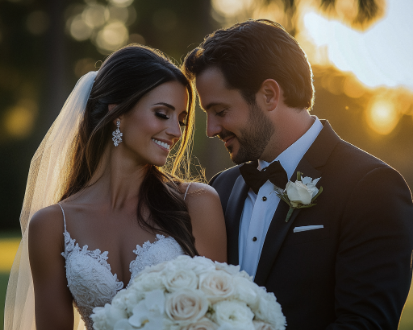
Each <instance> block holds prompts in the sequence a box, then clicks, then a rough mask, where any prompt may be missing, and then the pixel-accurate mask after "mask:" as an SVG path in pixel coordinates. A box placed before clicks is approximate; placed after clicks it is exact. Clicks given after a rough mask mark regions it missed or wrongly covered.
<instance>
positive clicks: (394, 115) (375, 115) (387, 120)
mask: <svg viewBox="0 0 413 330" xmlns="http://www.w3.org/2000/svg"><path fill="white" fill-rule="evenodd" d="M366 119H367V124H368V125H369V126H370V128H371V129H373V131H375V132H376V133H379V134H381V135H387V134H389V133H391V132H392V131H393V129H394V128H395V127H396V125H397V123H398V121H399V113H398V111H397V110H396V108H395V105H394V103H393V102H391V101H390V100H387V99H384V98H378V99H376V100H375V101H373V103H372V104H371V106H370V107H369V108H368V109H367V112H366Z"/></svg>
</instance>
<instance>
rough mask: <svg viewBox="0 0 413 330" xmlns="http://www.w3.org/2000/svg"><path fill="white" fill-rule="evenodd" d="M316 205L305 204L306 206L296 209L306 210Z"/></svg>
mask: <svg viewBox="0 0 413 330" xmlns="http://www.w3.org/2000/svg"><path fill="white" fill-rule="evenodd" d="M315 205H317V204H307V205H300V206H298V207H297V209H308V208H309V207H313V206H315Z"/></svg>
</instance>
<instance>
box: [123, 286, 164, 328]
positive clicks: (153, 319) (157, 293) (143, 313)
mask: <svg viewBox="0 0 413 330" xmlns="http://www.w3.org/2000/svg"><path fill="white" fill-rule="evenodd" d="M164 310H165V295H164V293H163V291H161V290H154V291H151V292H147V293H145V299H144V300H142V301H140V302H139V303H138V304H137V305H135V307H134V308H133V310H132V312H133V315H132V316H131V317H130V318H129V323H130V324H131V325H133V326H134V327H137V328H139V327H141V326H142V325H144V329H159V328H160V327H162V315H163V313H164Z"/></svg>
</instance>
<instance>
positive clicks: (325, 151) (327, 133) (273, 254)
mask: <svg viewBox="0 0 413 330" xmlns="http://www.w3.org/2000/svg"><path fill="white" fill-rule="evenodd" d="M323 125H324V127H323V129H322V130H321V132H320V134H319V136H318V137H317V139H316V140H315V141H314V143H313V145H312V146H311V147H310V149H309V150H308V151H307V153H306V154H305V155H304V157H303V158H302V159H301V161H300V163H299V164H298V166H297V168H296V170H295V172H294V175H293V177H292V178H291V181H295V180H296V173H297V172H298V171H299V172H301V173H302V175H303V176H309V177H311V178H312V179H315V178H319V177H321V176H322V172H321V171H320V170H319V169H316V167H321V166H323V165H324V164H325V163H326V162H327V159H328V157H329V156H330V154H331V152H332V151H333V149H334V147H335V145H336V144H337V142H338V141H339V140H340V138H339V137H338V136H337V135H336V134H335V132H334V131H333V129H332V128H331V126H330V125H329V123H328V122H323ZM288 210H289V207H288V205H287V203H285V202H284V201H282V200H281V201H280V203H279V204H278V207H277V210H276V211H275V213H274V217H273V219H272V221H271V224H270V227H269V228H268V231H267V235H266V237H265V242H264V245H263V248H262V252H261V257H260V260H259V263H258V267H257V272H256V275H255V280H254V281H255V282H256V283H257V284H258V285H260V286H265V284H266V282H267V279H268V276H269V275H270V271H271V269H272V267H273V264H274V262H275V260H276V258H277V256H278V253H279V251H280V249H281V246H282V244H283V242H284V240H285V237H286V236H287V234H288V232H289V230H290V228H291V226H292V224H293V222H294V220H295V219H296V218H297V217H298V216H299V214H300V213H301V210H300V209H296V210H294V212H293V214H292V215H291V218H290V220H289V221H288V222H285V219H286V216H287V213H288Z"/></svg>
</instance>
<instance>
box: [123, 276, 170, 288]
mask: <svg viewBox="0 0 413 330" xmlns="http://www.w3.org/2000/svg"><path fill="white" fill-rule="evenodd" d="M162 278H163V276H162V274H161V273H150V274H148V273H141V274H139V275H138V276H136V277H135V278H134V279H133V281H132V284H131V285H130V286H129V288H133V289H134V290H136V291H138V292H142V291H144V292H150V291H153V290H164V289H165V285H164V284H163V280H162ZM129 288H128V290H129Z"/></svg>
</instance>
